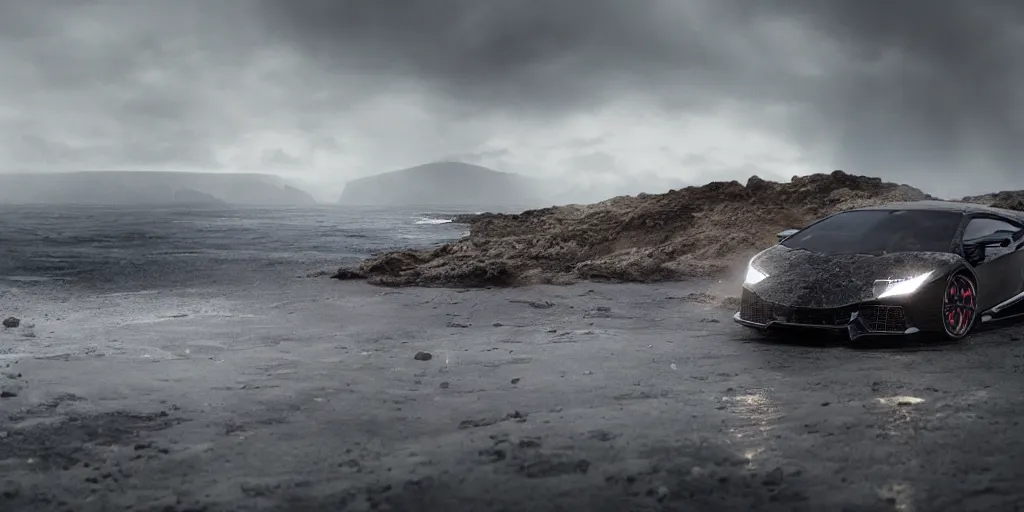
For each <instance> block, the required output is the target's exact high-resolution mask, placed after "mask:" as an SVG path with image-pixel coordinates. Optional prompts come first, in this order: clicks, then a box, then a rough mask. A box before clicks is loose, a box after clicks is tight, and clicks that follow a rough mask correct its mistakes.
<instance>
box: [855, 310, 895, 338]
mask: <svg viewBox="0 0 1024 512" xmlns="http://www.w3.org/2000/svg"><path fill="white" fill-rule="evenodd" d="M857 317H858V318H860V320H861V322H863V323H864V327H866V328H867V330H869V331H871V332H885V333H902V332H904V331H906V330H907V317H906V316H905V315H904V314H903V308H902V307H900V306H883V305H877V306H865V307H862V308H861V309H860V312H859V313H858V314H857Z"/></svg>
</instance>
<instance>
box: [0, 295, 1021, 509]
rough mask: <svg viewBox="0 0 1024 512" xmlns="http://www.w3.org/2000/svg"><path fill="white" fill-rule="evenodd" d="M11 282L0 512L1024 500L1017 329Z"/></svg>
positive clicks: (567, 303)
mask: <svg viewBox="0 0 1024 512" xmlns="http://www.w3.org/2000/svg"><path fill="white" fill-rule="evenodd" d="M261 290H269V291H261V292H259V293H255V292H253V289H252V288H247V289H243V288H239V289H236V290H234V291H232V290H220V291H218V292H216V293H215V292H214V291H211V290H205V291H204V290H199V289H196V290H177V291H152V292H146V291H143V292H137V293H124V294H108V295H87V296H86V295H83V296H80V297H79V296H73V295H66V296H59V295H54V294H45V293H42V292H32V291H30V287H26V288H23V289H18V288H12V289H9V290H6V291H5V292H4V294H3V296H0V299H2V301H0V305H2V306H3V307H2V308H0V309H3V310H2V311H0V316H3V317H7V316H9V315H14V316H17V317H19V318H20V319H21V320H22V322H21V325H20V326H19V327H17V328H9V329H0V372H2V374H0V392H2V396H3V398H0V475H2V476H0V509H2V510H11V511H14V510H86V511H88V510H121V509H131V510H167V511H173V510H178V511H184V510H210V511H219V510H289V511H301V510H371V509H376V510H401V511H405V510H408V511H420V510H421V511H435V510H437V511H461V510H473V511H488V510H510V511H511V510H529V511H548V510H566V511H580V510H595V511H603V510H608V511H626V510H809V511H820V510H857V511H868V510H901V511H929V510H958V511H969V510H986V511H992V510H1019V509H1021V508H1024V491H1022V490H1021V487H1020V486H1019V485H1018V484H1019V482H1021V481H1024V464H1021V463H1020V461H1018V460H1017V457H1018V454H1024V436H1021V435H1020V434H1019V433H1020V432H1021V429H1022V428H1024V427H1021V426H1020V425H1019V421H1020V411H1022V410H1024V397H1022V394H1021V393H1020V390H1021V389H1022V387H1024V386H1022V384H1024V375H1022V373H1021V368H1022V367H1024V345H1022V342H1021V333H1022V332H1024V328H1022V327H1021V326H1020V325H1008V326H1003V327H1001V328H999V329H993V330H988V331H985V332H979V333H977V334H975V335H973V336H972V337H970V338H969V339H968V340H966V341H965V342H962V343H958V344H952V345H914V346H907V345H901V346H859V347H847V346H844V345H842V344H839V343H836V342H834V341H830V340H816V339H810V340H803V341H801V342H800V343H796V342H787V341H786V340H764V339H761V338H760V337H758V336H756V335H754V334H752V333H749V332H747V331H746V330H744V329H742V328H741V327H739V326H736V325H735V324H733V323H732V321H731V315H732V313H733V311H732V310H731V309H727V308H726V307H723V306H721V305H720V302H719V301H717V300H715V299H714V297H712V296H709V295H708V294H706V293H703V292H706V291H708V290H709V285H708V284H706V283H689V284H687V283H679V284H671V285H658V286H655V285H597V284H583V285H574V286H568V287H530V288H521V289H509V290H474V291H465V290H439V289H423V288H418V289H381V288H374V287H370V286H367V285H365V284H362V283H353V282H345V283H342V282H337V281H331V280H328V279H323V278H315V279H314V278H306V279H290V280H287V281H282V282H281V283H279V284H278V285H275V286H265V287H262V288H261Z"/></svg>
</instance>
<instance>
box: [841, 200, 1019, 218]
mask: <svg viewBox="0 0 1024 512" xmlns="http://www.w3.org/2000/svg"><path fill="white" fill-rule="evenodd" d="M864 210H928V211H936V212H956V213H963V214H971V213H987V214H991V215H998V216H1000V217H1009V218H1011V219H1016V220H1024V212H1018V211H1016V210H1007V209H1005V208H995V207H992V206H985V205H983V204H976V203H962V202H960V201H937V200H929V201H908V202H903V203H887V204H879V205H875V206H865V207H861V208H854V209H852V210H849V211H864Z"/></svg>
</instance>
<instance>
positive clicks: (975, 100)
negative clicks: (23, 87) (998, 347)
mask: <svg viewBox="0 0 1024 512" xmlns="http://www.w3.org/2000/svg"><path fill="white" fill-rule="evenodd" d="M264 14H265V15H266V16H267V19H268V20H270V21H271V23H272V24H273V26H274V27H276V32H275V34H276V35H278V36H282V37H284V38H285V39H286V40H290V41H291V42H292V43H294V44H296V45H297V46H298V47H299V48H301V49H302V51H303V52H304V53H305V54H307V55H309V56H311V57H312V58H316V59H318V61H319V62H323V63H324V65H332V66H339V67H348V68H350V69H361V70H363V71H365V72H391V73H392V74H394V75H395V76H397V77H414V79H418V80H419V79H422V80H428V81H429V83H431V84H432V86H433V87H434V89H435V91H436V92H438V93H439V94H443V95H446V96H448V97H451V98H455V99H458V100H461V101H465V102H472V103H474V104H475V106H477V107H480V108H520V109H525V110H527V111H539V112H546V113H548V114H551V113H552V109H555V111H563V110H574V109H582V108H588V107H589V108H593V106H594V105H596V104H600V102H602V101H607V100H610V99H614V98H616V97H620V96H623V95H626V96H644V97H648V98H652V99H654V100H656V101H658V102H659V103H660V104H661V105H669V106H674V107H678V108H684V109H695V108H696V109H714V108H715V107H716V106H718V105H720V104H722V103H727V102H740V103H753V104H757V103H765V102H772V103H777V104H781V105H786V106H788V107H789V108H790V110H788V111H787V112H788V113H787V115H786V116H783V117H781V118H775V119H773V122H774V123H775V124H776V125H777V127H778V126H781V127H784V128H786V129H787V130H788V132H789V133H791V136H792V138H793V140H795V141H796V142H797V143H798V144H799V143H801V141H804V142H805V143H807V144H809V145H811V146H812V147H808V148H807V149H808V150H811V151H812V152H816V153H817V154H818V155H821V156H823V157H824V159H825V160H831V161H833V163H834V166H835V167H845V168H848V169H851V170H855V171H861V172H868V173H881V174H888V175H896V176H899V177H905V178H907V179H909V178H910V175H911V174H912V173H913V174H917V173H924V172H927V173H929V174H932V175H933V176H936V177H942V178H949V179H956V177H955V176H956V174H957V173H961V172H964V171H966V170H980V171H983V172H987V173H988V174H990V175H992V176H993V177H994V178H995V177H998V178H999V181H1001V182H1007V181H1010V180H1013V179H1017V178H1018V177H1020V178H1019V179H1020V180H1021V181H1020V182H1017V183H1016V185H1017V186H1024V173H1022V172H1021V171H1020V170H1019V169H1018V161H1019V160H1020V157H1021V156H1022V155H1021V153H1022V150H1020V149H1018V148H1019V147H1021V145H1020V141H1021V140H1022V137H1024V125H1022V123H1024V102H1022V101H1021V100H1022V99H1024V98H1022V93H1021V92H1020V91H1022V88H1021V84H1022V79H1024V73H1022V63H1024V60H1022V58H1021V55H1022V54H1024V53H1022V52H1024V39H1022V34H1024V32H1022V30H1021V28H1022V23H1021V21H1022V17H1024V2H1019V1H1013V0H961V1H956V0H948V1H934V0H901V1H898V2H891V1H883V0H866V1H865V0H765V1H759V2H751V1H747V0H706V1H687V2H672V1H667V0H666V1H657V0H647V1H643V0H641V1H636V2H623V1H619V0H527V1H517V2H506V1H486V0H421V1H415V0H407V1H381V0H377V1H357V0H352V1H344V0H322V1H316V0H309V1H302V0H299V1H289V2H284V1H280V2H278V1H267V2H265V3H264ZM752 121H753V122H757V121H764V120H753V119H752ZM829 155H831V156H832V158H831V159H829V158H828V156H829Z"/></svg>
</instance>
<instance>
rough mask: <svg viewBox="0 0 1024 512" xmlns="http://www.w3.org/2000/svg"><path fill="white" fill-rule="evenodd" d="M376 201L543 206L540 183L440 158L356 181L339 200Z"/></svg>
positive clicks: (346, 202)
mask: <svg viewBox="0 0 1024 512" xmlns="http://www.w3.org/2000/svg"><path fill="white" fill-rule="evenodd" d="M338 203H339V204H344V205H376V206H487V207H493V206H520V205H522V206H542V205H547V201H546V200H545V198H544V194H543V192H542V187H541V186H540V182H537V181H535V180H533V179H530V178H527V177H524V176H520V175H518V174H511V173H505V172H498V171H493V170H491V169H488V168H486V167H480V166H478V165H472V164H466V163H461V162H437V163H431V164H426V165H420V166H417V167H412V168H409V169H403V170H400V171H393V172H388V173H384V174H378V175H375V176H369V177H366V178H360V179H357V180H352V181H350V182H348V183H347V184H346V185H345V190H344V192H342V194H341V198H340V199H339V200H338Z"/></svg>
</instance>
